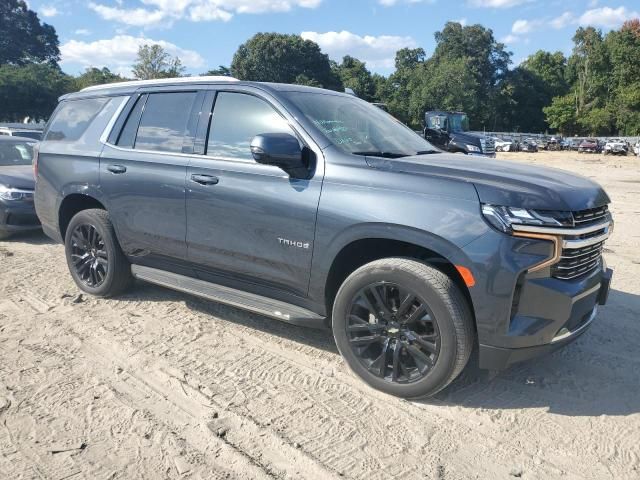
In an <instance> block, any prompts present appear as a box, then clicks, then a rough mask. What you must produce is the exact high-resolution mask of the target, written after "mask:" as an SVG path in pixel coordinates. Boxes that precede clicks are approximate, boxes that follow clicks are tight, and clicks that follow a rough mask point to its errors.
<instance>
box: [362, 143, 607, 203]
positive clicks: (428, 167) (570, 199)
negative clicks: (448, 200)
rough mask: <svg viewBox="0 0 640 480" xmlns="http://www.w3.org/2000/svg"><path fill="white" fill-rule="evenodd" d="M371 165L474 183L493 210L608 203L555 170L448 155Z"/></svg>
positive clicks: (593, 186)
mask: <svg viewBox="0 0 640 480" xmlns="http://www.w3.org/2000/svg"><path fill="white" fill-rule="evenodd" d="M367 163H368V164H369V166H371V167H373V168H378V169H385V170H388V171H395V172H404V173H410V174H412V175H424V176H429V177H440V178H446V179H448V180H457V181H461V182H468V183H473V184H474V186H475V188H476V191H477V192H478V197H479V198H480V201H481V202H482V203H488V204H492V205H506V206H510V207H521V208H532V209H538V210H564V211H578V210H585V209H588V208H595V207H599V206H602V205H605V204H607V203H609V202H610V200H609V197H608V196H607V194H606V192H605V191H604V190H603V189H602V187H601V186H600V185H598V184H597V183H595V182H593V181H591V180H589V179H588V178H585V177H582V176H580V175H574V174H572V173H569V172H566V171H564V170H558V169H555V168H548V167H539V166H532V165H523V164H519V163H511V162H506V161H498V160H489V159H487V158H479V157H468V156H463V155H450V154H433V155H421V156H416V157H405V158H399V159H394V160H389V159H383V158H377V157H367Z"/></svg>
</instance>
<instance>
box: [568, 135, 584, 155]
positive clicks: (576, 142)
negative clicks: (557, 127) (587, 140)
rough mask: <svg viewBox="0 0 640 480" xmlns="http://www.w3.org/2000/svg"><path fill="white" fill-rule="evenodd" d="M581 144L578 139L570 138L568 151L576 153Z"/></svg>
mask: <svg viewBox="0 0 640 480" xmlns="http://www.w3.org/2000/svg"><path fill="white" fill-rule="evenodd" d="M581 143H582V140H580V139H578V138H572V139H571V140H569V148H568V149H569V150H573V151H575V152H577V151H578V150H579V149H580V144H581Z"/></svg>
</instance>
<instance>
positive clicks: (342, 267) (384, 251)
mask: <svg viewBox="0 0 640 480" xmlns="http://www.w3.org/2000/svg"><path fill="white" fill-rule="evenodd" d="M361 229H363V230H361ZM357 231H358V233H360V234H359V235H358V234H355V232H351V235H348V236H347V238H343V239H342V241H341V242H334V246H333V248H332V249H331V251H332V253H331V254H330V255H329V258H330V261H328V262H327V263H328V264H329V265H330V266H329V267H328V268H327V269H326V273H325V275H324V277H323V279H322V281H321V284H322V285H321V287H322V292H323V300H324V304H325V307H326V311H327V319H328V322H330V318H331V310H332V307H333V302H334V300H335V295H336V293H337V292H338V289H339V288H340V285H342V283H343V282H344V280H345V279H346V278H347V277H348V276H349V275H350V274H351V273H352V272H353V271H355V270H356V269H358V268H359V267H361V266H362V265H365V264H366V263H369V262H372V261H374V260H379V259H381V258H388V257H407V258H414V259H417V260H421V261H424V262H425V263H428V264H430V265H432V266H434V267H435V268H437V269H438V270H441V271H442V272H443V273H445V274H446V275H448V276H449V277H450V278H451V279H452V280H453V281H454V283H455V284H456V285H457V286H458V287H459V288H460V291H461V292H462V293H463V295H464V296H465V298H466V299H467V302H468V304H469V308H470V309H471V312H472V315H473V317H474V326H475V314H474V305H473V300H472V297H471V294H470V291H469V287H468V286H467V284H466V283H465V281H464V279H463V278H462V275H461V274H460V272H459V271H458V269H457V268H456V266H457V265H461V266H470V265H471V261H470V260H469V259H468V258H467V257H466V255H465V254H464V253H463V252H462V250H461V249H460V248H459V247H458V246H456V245H454V244H452V243H451V242H449V241H447V240H445V239H443V238H441V237H438V236H436V235H433V234H430V233H427V232H424V231H420V230H416V229H412V228H408V227H401V226H391V225H386V224H380V225H368V226H361V227H360V228H358V229H357ZM336 243H337V244H338V245H336Z"/></svg>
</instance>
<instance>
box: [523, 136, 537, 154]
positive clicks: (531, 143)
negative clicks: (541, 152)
mask: <svg viewBox="0 0 640 480" xmlns="http://www.w3.org/2000/svg"><path fill="white" fill-rule="evenodd" d="M520 151H521V152H530V153H531V152H537V151H538V145H537V144H536V141H535V140H533V139H531V138H527V139H525V140H524V142H522V144H520Z"/></svg>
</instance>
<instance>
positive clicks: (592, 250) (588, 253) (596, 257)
mask: <svg viewBox="0 0 640 480" xmlns="http://www.w3.org/2000/svg"><path fill="white" fill-rule="evenodd" d="M603 248H604V242H598V243H594V244H593V245H589V246H587V247H583V248H576V249H570V248H564V249H563V250H562V256H561V257H560V261H559V262H558V263H556V264H555V265H553V266H552V267H551V276H553V277H554V278H557V279H560V280H572V279H574V278H578V277H580V276H582V275H586V274H588V273H590V272H592V271H593V270H594V269H595V268H597V267H598V266H599V265H600V259H601V257H602V250H603Z"/></svg>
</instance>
